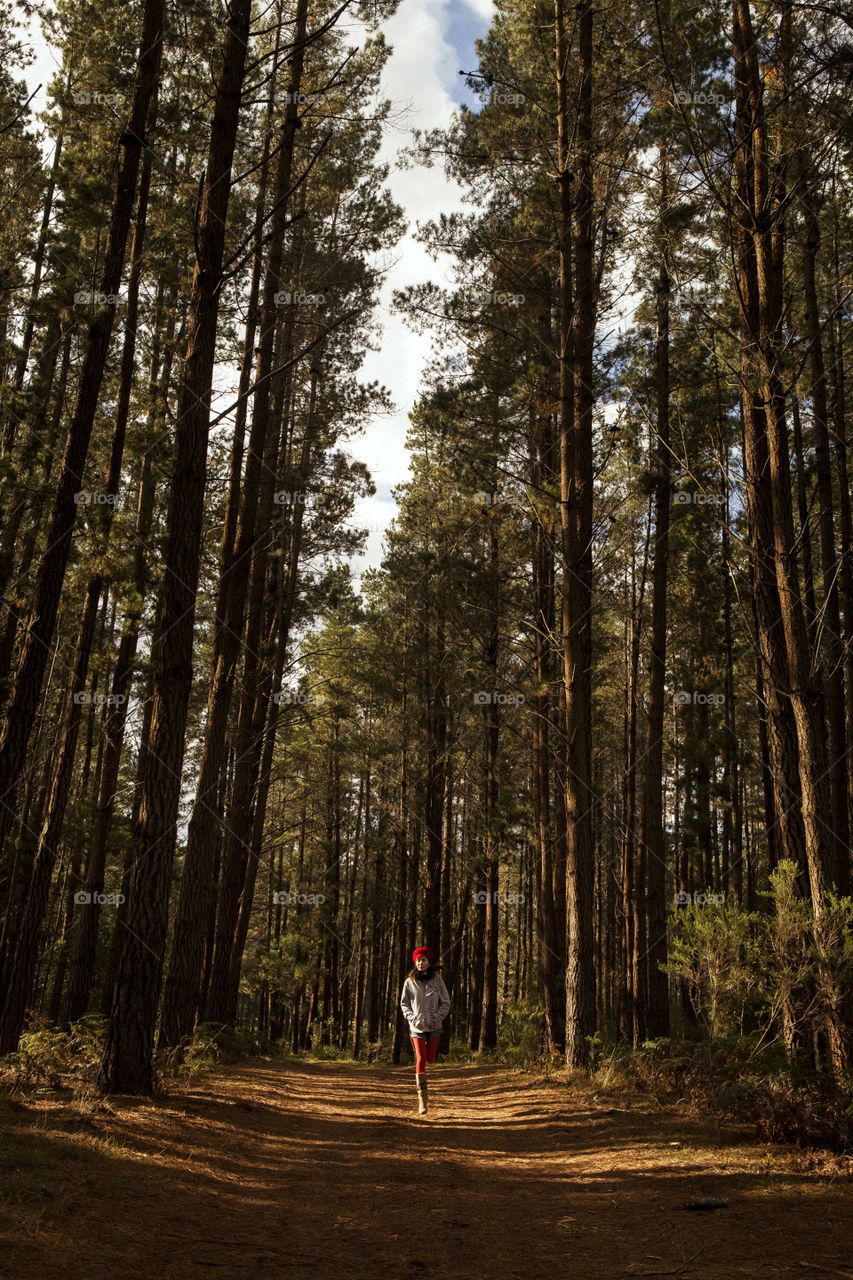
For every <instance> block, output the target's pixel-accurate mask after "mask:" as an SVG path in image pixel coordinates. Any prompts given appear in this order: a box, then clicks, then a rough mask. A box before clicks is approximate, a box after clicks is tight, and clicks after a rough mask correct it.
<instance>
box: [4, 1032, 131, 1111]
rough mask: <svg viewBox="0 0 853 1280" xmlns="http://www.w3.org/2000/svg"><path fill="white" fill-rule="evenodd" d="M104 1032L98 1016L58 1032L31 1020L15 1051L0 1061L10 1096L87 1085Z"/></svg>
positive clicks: (94, 1067) (102, 1043) (92, 1075)
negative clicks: (30, 1090)
mask: <svg viewBox="0 0 853 1280" xmlns="http://www.w3.org/2000/svg"><path fill="white" fill-rule="evenodd" d="M106 1029H107V1028H106V1019H105V1018H104V1017H103V1016H102V1015H101V1014H99V1013H87V1014H85V1015H84V1016H83V1017H82V1018H80V1020H79V1021H78V1022H75V1023H72V1025H71V1027H70V1028H69V1030H68V1031H58V1030H57V1029H56V1028H55V1027H52V1026H50V1025H49V1023H48V1022H47V1021H46V1020H45V1019H43V1018H38V1019H34V1020H33V1022H32V1023H31V1024H30V1027H29V1028H28V1029H27V1031H25V1032H24V1034H23V1035H22V1036H21V1039H20V1042H19V1045H18V1049H17V1051H16V1052H15V1053H11V1054H8V1055H7V1056H6V1057H5V1058H4V1059H3V1061H2V1068H1V1069H2V1075H3V1077H4V1080H5V1083H6V1085H7V1087H8V1088H9V1090H10V1093H17V1092H18V1091H19V1090H21V1089H24V1088H27V1087H29V1086H33V1085H37V1086H46V1087H48V1088H52V1089H56V1088H59V1087H61V1086H62V1085H63V1084H64V1083H70V1084H76V1083H90V1082H91V1081H93V1080H94V1079H95V1077H96V1075H97V1072H98V1067H99V1064H100V1060H101V1056H102V1054H103V1049H104V1042H105V1039H106Z"/></svg>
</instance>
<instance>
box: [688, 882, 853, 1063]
mask: <svg viewBox="0 0 853 1280" xmlns="http://www.w3.org/2000/svg"><path fill="white" fill-rule="evenodd" d="M798 875H799V872H798V868H797V867H796V865H795V864H794V863H793V862H790V861H787V860H784V861H782V862H780V863H779V864H778V866H777V867H776V868H775V870H774V871H773V872H772V873H771V875H770V888H769V889H768V890H766V891H765V892H764V894H763V896H764V897H766V898H768V899H769V900H770V903H771V904H772V910H771V911H769V912H750V911H745V910H744V909H743V908H742V907H740V906H738V905H737V904H736V903H732V902H721V903H717V902H707V903H704V904H697V903H696V902H693V903H691V904H690V905H689V906H687V907H684V908H681V909H679V912H678V917H677V920H676V921H675V927H674V929H673V934H672V939H671V943H670V950H669V960H668V963H667V965H666V969H667V972H668V973H669V974H670V976H671V977H673V978H677V979H680V980H682V981H683V982H685V983H686V986H687V991H688V994H689V997H690V1002H691V1004H692V1007H693V1010H694V1012H695V1014H696V1016H697V1018H698V1019H699V1021H700V1023H701V1025H702V1027H703V1029H704V1031H705V1034H706V1035H707V1037H708V1040H709V1042H710V1043H711V1044H714V1043H725V1042H727V1041H731V1040H732V1039H733V1038H735V1037H742V1038H744V1040H745V1042H748V1043H749V1044H750V1045H751V1046H752V1050H751V1057H752V1056H755V1055H756V1054H758V1053H759V1052H762V1053H763V1052H768V1051H770V1050H771V1049H772V1048H773V1047H774V1046H776V1045H777V1044H778V1043H779V1041H780V1039H781V1041H782V1043H783V1044H784V1047H785V1051H786V1056H787V1059H788V1061H789V1062H792V1061H794V1059H795V1058H796V1056H797V1050H798V1048H799V1047H800V1046H802V1045H803V1044H804V1043H807V1042H808V1043H814V1041H815V1039H816V1038H817V1037H819V1036H820V1034H821V1031H822V1027H823V1022H824V1019H825V1016H826V1012H827V1011H828V1010H837V1009H838V1008H839V1007H840V1005H841V1001H842V999H843V995H844V993H845V992H846V991H848V990H849V988H850V983H851V979H853V899H850V898H839V897H837V896H836V895H832V894H830V895H828V898H827V905H826V909H825V911H824V913H823V915H822V916H821V917H820V919H819V920H818V921H816V920H815V918H814V913H813V910H812V904H811V900H810V899H809V898H805V897H803V896H801V894H800V892H799V891H798V884H797V880H798ZM709 896H710V895H709Z"/></svg>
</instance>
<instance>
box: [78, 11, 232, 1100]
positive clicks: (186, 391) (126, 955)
mask: <svg viewBox="0 0 853 1280" xmlns="http://www.w3.org/2000/svg"><path fill="white" fill-rule="evenodd" d="M250 14H251V5H250V3H249V0H234V3H233V5H232V6H231V8H230V9H229V13H228V25H227V34H226V37H225V43H224V48H223V57H222V64H221V70H220V74H219V80H218V84H217V92H216V102H215V106H214V116H213V123H212V125H211V136H210V149H209V152H208V162H207V171H206V175H205V178H204V182H203V184H202V192H201V200H200V205H199V210H198V219H197V228H196V246H197V247H196V253H197V260H196V268H195V272H194V275H193V283H192V293H191V300H190V320H189V335H188V339H187V348H186V353H185V360H184V372H183V382H182V385H181V393H180V397H179V402H178V414H177V428H176V450H175V465H174V471H173V475H172V485H171V492H170V501H169V516H168V532H167V541H166V552H165V564H164V579H163V587H162V592H161V596H160V600H159V635H158V638H157V650H156V653H155V654H154V680H153V707H152V715H151V730H150V741H149V748H148V753H147V760H146V770H145V775H144V777H143V779H142V795H141V803H140V812H139V819H138V822H137V824H136V828H135V831H134V853H133V865H132V869H131V876H130V886H129V893H128V901H127V913H126V915H127V919H126V926H127V927H126V929H125V932H124V934H123V939H122V946H121V951H120V955H119V959H118V968H117V975H116V983H115V989H114V993H113V1006H112V1015H111V1019H110V1027H109V1032H108V1035H107V1041H106V1046H105V1050H104V1057H103V1061H102V1063H101V1070H100V1074H99V1077H98V1086H99V1088H100V1089H101V1091H103V1092H111V1091H115V1092H119V1093H134V1092H142V1093H150V1091H151V1088H152V1066H153V1062H152V1059H153V1044H154V1028H155V1022H156V1017H157V1005H158V1002H159V997H160V986H161V981H162V971H163V951H164V946H165V940H166V925H167V917H168V906H169V886H170V880H171V868H172V857H173V854H174V848H175V823H176V818H177V814H178V799H179V792H180V780H181V767H182V764H183V755H184V733H185V730H186V723H187V714H188V706H189V695H190V688H191V684H192V647H193V622H194V618H195V593H196V588H197V584H198V575H199V553H200V544H201V531H202V515H203V508H204V488H205V476H206V471H207V443H208V429H209V419H210V390H211V380H212V376H213V364H214V357H215V348H216V328H217V316H218V310H219V296H220V287H221V281H222V264H223V257H224V249H225V222H226V217H227V213H228V202H229V196H230V190H231V163H232V159H233V155H234V146H235V142H236V138H237V125H238V120H239V115H240V102H241V96H242V87H243V78H244V74H245V65H246V53H247V44H248V39H249V20H250Z"/></svg>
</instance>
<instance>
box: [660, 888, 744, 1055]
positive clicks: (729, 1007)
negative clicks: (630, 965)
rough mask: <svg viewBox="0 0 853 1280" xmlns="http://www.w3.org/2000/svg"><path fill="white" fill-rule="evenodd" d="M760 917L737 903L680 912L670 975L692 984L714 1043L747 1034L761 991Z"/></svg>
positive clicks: (696, 1003) (691, 991) (697, 1008)
mask: <svg viewBox="0 0 853 1280" xmlns="http://www.w3.org/2000/svg"><path fill="white" fill-rule="evenodd" d="M759 920H760V917H759V916H758V915H757V914H756V913H755V912H748V911H744V910H743V908H741V907H739V906H738V905H737V904H735V903H726V902H723V903H720V904H716V903H709V904H701V903H695V902H691V903H690V904H689V906H686V907H683V908H680V909H679V913H678V923H677V927H676V929H675V931H674V934H673V937H672V942H671V946H670V951H669V960H668V963H667V966H666V967H667V971H668V972H669V974H670V975H671V976H673V977H677V978H681V979H682V980H683V981H684V982H685V983H686V984H687V989H688V992H689V995H690V1000H691V1003H692V1005H693V1008H694V1010H695V1012H696V1015H697V1017H698V1018H699V1019H700V1020H701V1022H702V1024H703V1026H704V1027H705V1029H706V1031H707V1034H708V1035H709V1036H710V1038H711V1039H712V1040H715V1039H717V1038H718V1037H719V1036H725V1035H730V1034H733V1033H735V1032H739V1033H742V1032H743V1031H744V1029H745V1025H746V1019H747V1015H748V1012H749V1011H750V1010H751V1009H753V1008H754V1007H755V1004H756V1000H757V998H758V987H759V969H760V965H759V960H758V956H757V954H756V948H757V946H758V936H759Z"/></svg>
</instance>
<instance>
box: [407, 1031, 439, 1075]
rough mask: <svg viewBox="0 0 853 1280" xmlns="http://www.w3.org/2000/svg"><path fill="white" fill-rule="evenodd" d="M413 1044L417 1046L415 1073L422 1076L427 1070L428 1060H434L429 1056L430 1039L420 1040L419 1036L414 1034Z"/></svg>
mask: <svg viewBox="0 0 853 1280" xmlns="http://www.w3.org/2000/svg"><path fill="white" fill-rule="evenodd" d="M412 1044H413V1045H414V1047H415V1074H416V1075H419V1076H420V1075H423V1073H424V1071H426V1064H427V1062H428V1061H429V1062H432V1058H427V1052H428V1050H427V1045H428V1044H429V1041H428V1040H419V1039H418V1038H417V1036H412ZM433 1057H435V1054H433Z"/></svg>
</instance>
